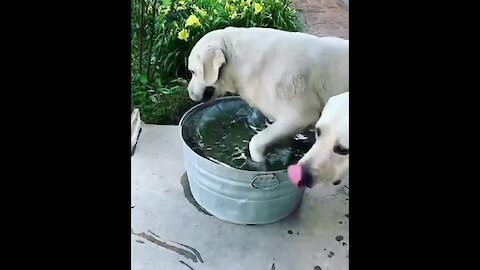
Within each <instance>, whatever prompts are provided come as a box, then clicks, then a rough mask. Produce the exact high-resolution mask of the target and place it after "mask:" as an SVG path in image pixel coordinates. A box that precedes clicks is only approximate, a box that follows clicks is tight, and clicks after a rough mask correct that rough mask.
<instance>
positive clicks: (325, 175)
mask: <svg viewBox="0 0 480 270" xmlns="http://www.w3.org/2000/svg"><path fill="white" fill-rule="evenodd" d="M315 135H316V141H315V143H314V145H313V146H312V148H310V150H309V151H308V152H307V153H306V154H305V155H304V156H303V157H302V158H301V159H300V160H299V161H298V163H297V164H295V165H292V166H291V167H292V168H289V176H290V171H292V172H293V171H298V172H299V173H298V174H294V175H297V176H294V177H297V180H295V179H293V178H292V176H290V179H291V180H292V182H293V183H294V184H296V185H297V186H298V185H300V182H303V183H305V184H306V185H307V186H309V187H312V186H314V185H316V184H320V183H325V182H330V183H332V184H334V185H338V184H340V182H341V180H342V178H344V177H345V176H346V175H347V174H348V169H349V93H348V92H345V93H342V94H339V95H336V96H333V97H331V98H330V99H329V100H328V101H327V104H326V105H325V107H324V109H323V111H322V115H321V117H320V119H319V120H318V121H317V123H316V124H315ZM307 183H308V184H307Z"/></svg>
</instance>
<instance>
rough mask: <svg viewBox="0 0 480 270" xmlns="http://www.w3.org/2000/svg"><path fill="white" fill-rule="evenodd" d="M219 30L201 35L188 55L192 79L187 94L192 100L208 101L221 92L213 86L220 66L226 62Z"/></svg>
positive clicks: (218, 74)
mask: <svg viewBox="0 0 480 270" xmlns="http://www.w3.org/2000/svg"><path fill="white" fill-rule="evenodd" d="M222 43H223V42H222V39H221V37H219V32H218V30H217V31H213V32H210V33H207V34H206V35H205V36H203V37H202V38H201V39H200V40H199V41H198V42H197V43H196V44H195V46H194V47H193V49H192V51H191V52H190V55H189V57H188V69H189V70H190V72H191V73H192V79H191V80H190V82H189V84H188V95H189V96H190V98H191V99H192V100H194V101H208V100H210V99H212V98H214V97H216V96H219V95H220V94H221V91H220V90H217V88H216V87H215V84H216V82H217V81H218V79H219V76H220V68H221V67H222V66H223V65H224V64H225V63H226V62H227V60H226V58H225V54H224V49H225V46H224V44H222Z"/></svg>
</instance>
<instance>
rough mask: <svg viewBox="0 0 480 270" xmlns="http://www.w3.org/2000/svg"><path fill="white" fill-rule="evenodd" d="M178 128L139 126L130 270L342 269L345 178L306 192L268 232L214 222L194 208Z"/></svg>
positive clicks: (266, 227) (345, 239)
mask: <svg viewBox="0 0 480 270" xmlns="http://www.w3.org/2000/svg"><path fill="white" fill-rule="evenodd" d="M181 147H182V145H181V139H180V135H179V127H178V126H157V125H145V126H144V127H143V128H142V131H141V133H140V136H139V139H138V143H137V146H136V150H135V153H134V155H133V156H132V158H131V163H132V175H131V179H132V198H131V199H132V206H131V212H132V227H131V236H132V237H131V238H132V242H131V251H132V257H131V260H132V270H140V269H145V270H161V269H165V270H177V269H178V270H185V269H186V270H188V269H195V270H244V269H245V270H247V269H248V270H273V269H276V270H303V269H313V270H319V269H323V270H327V269H331V270H343V269H348V254H349V251H348V250H349V233H348V226H349V216H348V213H349V211H348V209H349V208H348V179H345V180H344V181H343V182H342V184H341V185H339V186H328V187H322V188H317V189H313V190H307V191H306V193H305V195H304V198H303V202H302V204H301V206H300V207H299V209H298V210H297V211H295V212H294V213H293V214H291V215H290V216H289V217H287V218H285V219H283V220H281V221H279V222H277V223H274V224H269V225H256V226H243V225H234V224H230V223H227V222H224V221H220V220H218V219H216V218H215V217H213V216H210V215H209V214H206V213H204V212H202V211H201V210H200V209H199V208H197V206H196V205H195V201H194V200H193V198H192V196H191V194H190V192H189V187H188V181H187V179H186V174H185V168H184V165H183V157H182V148H181Z"/></svg>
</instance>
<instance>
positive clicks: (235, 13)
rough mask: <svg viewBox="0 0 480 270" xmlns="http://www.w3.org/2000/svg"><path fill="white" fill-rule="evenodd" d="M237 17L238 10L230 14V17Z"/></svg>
mask: <svg viewBox="0 0 480 270" xmlns="http://www.w3.org/2000/svg"><path fill="white" fill-rule="evenodd" d="M236 17H237V11H234V12H233V13H232V15H230V19H232V20H233V19H235V18H236Z"/></svg>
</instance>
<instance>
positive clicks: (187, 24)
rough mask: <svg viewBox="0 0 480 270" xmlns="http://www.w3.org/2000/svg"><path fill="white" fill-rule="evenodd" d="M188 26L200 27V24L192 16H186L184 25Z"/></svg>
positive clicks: (195, 17)
mask: <svg viewBox="0 0 480 270" xmlns="http://www.w3.org/2000/svg"><path fill="white" fill-rule="evenodd" d="M190 25H197V26H200V25H202V24H201V23H200V20H199V19H198V18H197V16H195V15H194V14H192V15H190V16H188V18H187V21H186V23H185V26H190Z"/></svg>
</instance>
